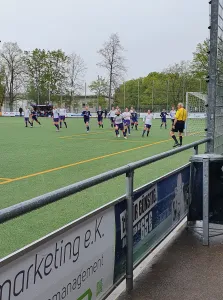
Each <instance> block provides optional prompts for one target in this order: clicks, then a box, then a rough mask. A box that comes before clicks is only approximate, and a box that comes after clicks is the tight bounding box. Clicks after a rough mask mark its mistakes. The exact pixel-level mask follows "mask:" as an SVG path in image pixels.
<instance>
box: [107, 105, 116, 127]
mask: <svg viewBox="0 0 223 300" xmlns="http://www.w3.org/2000/svg"><path fill="white" fill-rule="evenodd" d="M108 116H109V118H110V121H111V128H113V127H114V118H115V108H114V106H112V108H111V110H110V112H109V114H108Z"/></svg>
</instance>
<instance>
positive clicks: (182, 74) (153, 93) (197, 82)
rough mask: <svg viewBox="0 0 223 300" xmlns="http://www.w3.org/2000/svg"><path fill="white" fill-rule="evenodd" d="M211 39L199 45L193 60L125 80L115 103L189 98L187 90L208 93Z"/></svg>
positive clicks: (141, 103)
mask: <svg viewBox="0 0 223 300" xmlns="http://www.w3.org/2000/svg"><path fill="white" fill-rule="evenodd" d="M208 49H209V41H208V40H205V41H204V43H202V44H201V43H200V44H198V45H197V48H196V51H195V52H194V53H193V60H192V61H191V62H190V61H182V62H180V63H176V64H174V65H172V66H169V67H168V68H166V69H164V70H163V71H162V72H152V73H149V74H148V75H147V76H146V77H143V78H137V79H132V80H129V81H126V82H124V83H123V84H121V85H120V86H119V88H118V89H116V91H115V104H117V105H119V106H121V107H123V106H130V105H134V106H135V107H139V106H140V107H144V106H148V104H149V105H150V107H152V108H153V107H154V106H155V105H165V107H170V105H172V104H177V103H178V102H185V96H186V92H202V93H207V83H206V79H207V75H208Z"/></svg>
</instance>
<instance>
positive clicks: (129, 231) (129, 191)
mask: <svg viewBox="0 0 223 300" xmlns="http://www.w3.org/2000/svg"><path fill="white" fill-rule="evenodd" d="M133 177H134V172H133V171H131V172H129V173H127V174H126V200H127V224H126V239H127V254H126V290H127V292H129V291H131V290H132V289H133Z"/></svg>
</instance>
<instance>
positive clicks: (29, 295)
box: [0, 207, 115, 300]
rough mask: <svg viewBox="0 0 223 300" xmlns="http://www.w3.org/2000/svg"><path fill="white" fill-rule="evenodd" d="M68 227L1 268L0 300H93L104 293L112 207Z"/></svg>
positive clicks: (108, 280) (110, 267)
mask: <svg viewBox="0 0 223 300" xmlns="http://www.w3.org/2000/svg"><path fill="white" fill-rule="evenodd" d="M68 228H69V229H68V230H67V231H66V230H64V228H63V230H62V229H61V230H62V231H63V233H61V234H60V231H61V230H59V231H58V235H56V237H54V238H53V239H50V240H49V239H46V242H45V243H42V244H41V245H39V246H38V247H37V248H36V249H35V247H34V249H33V248H32V250H31V251H29V247H27V252H25V254H24V255H22V256H21V257H18V258H17V259H15V260H13V261H11V262H10V263H8V264H5V265H3V266H2V267H1V272H0V300H62V299H65V300H96V299H97V300H98V299H101V298H102V297H103V296H104V295H105V292H106V291H108V289H109V288H110V287H111V286H112V285H113V275H114V257H115V217H114V207H113V208H109V209H107V210H106V211H104V212H102V213H99V214H97V215H96V216H94V217H91V218H90V219H88V220H86V221H84V222H82V223H79V224H78V225H76V226H74V227H72V226H70V227H68ZM65 229H66V227H65ZM6 259H7V258H6ZM3 262H4V261H1V262H0V265H1V264H3Z"/></svg>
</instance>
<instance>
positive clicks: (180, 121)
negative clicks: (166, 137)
mask: <svg viewBox="0 0 223 300" xmlns="http://www.w3.org/2000/svg"><path fill="white" fill-rule="evenodd" d="M177 108H178V110H177V112H176V116H175V119H174V123H173V127H172V130H171V132H170V136H171V137H172V139H173V140H174V142H175V144H174V145H173V147H177V146H182V144H183V132H184V127H185V121H186V119H187V111H186V109H184V107H183V104H182V103H179V104H178V106H177ZM176 132H178V134H179V140H180V142H178V140H177V138H176V136H175V133H176Z"/></svg>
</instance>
